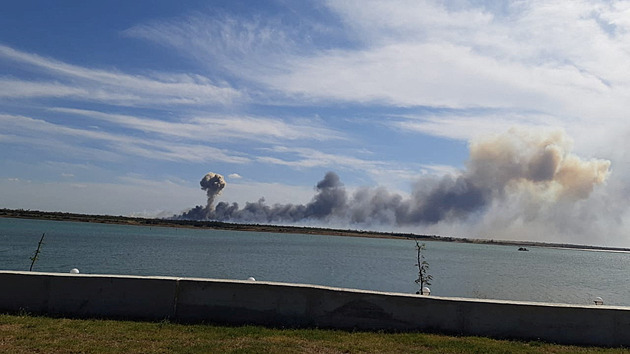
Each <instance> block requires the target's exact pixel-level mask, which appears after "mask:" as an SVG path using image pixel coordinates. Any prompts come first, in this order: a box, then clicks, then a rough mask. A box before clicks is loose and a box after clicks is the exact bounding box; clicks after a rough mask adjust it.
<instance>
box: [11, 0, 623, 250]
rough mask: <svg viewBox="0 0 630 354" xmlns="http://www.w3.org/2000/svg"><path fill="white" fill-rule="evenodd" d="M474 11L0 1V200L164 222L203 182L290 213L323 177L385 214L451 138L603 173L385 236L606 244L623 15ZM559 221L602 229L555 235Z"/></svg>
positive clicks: (438, 173)
mask: <svg viewBox="0 0 630 354" xmlns="http://www.w3.org/2000/svg"><path fill="white" fill-rule="evenodd" d="M496 4H497V2H494V1H489V2H484V1H465V0H462V1H447V2H441V1H440V2H435V1H312V2H310V1H309V2H298V3H297V4H296V3H294V2H288V1H269V2H260V1H210V2H208V1H186V2H174V1H108V2H96V1H65V2H59V3H57V2H55V3H51V2H48V1H13V2H8V3H6V4H3V11H2V12H0V29H1V30H0V123H1V126H2V128H1V129H0V149H1V151H3V153H2V154H1V155H0V195H1V196H2V197H1V198H0V207H7V208H26V209H38V210H60V211H70V212H81V213H101V214H115V215H147V216H153V215H164V213H165V214H169V213H171V214H172V213H180V212H182V211H183V210H186V209H187V208H191V207H193V206H195V205H202V204H204V203H205V201H206V196H205V193H204V192H203V191H201V190H200V189H199V180H200V179H201V178H202V177H203V176H204V174H205V173H206V172H209V171H212V172H215V173H220V174H222V175H224V176H225V179H226V181H227V187H226V188H225V190H224V191H223V193H222V194H221V195H220V196H219V200H222V201H226V202H233V201H235V202H238V203H239V204H241V205H243V204H244V203H245V202H247V201H257V200H258V199H259V198H261V197H264V198H265V200H266V201H267V203H269V204H273V203H307V202H309V200H310V199H311V198H312V196H313V194H314V190H313V187H314V186H315V184H316V183H317V182H318V181H319V180H321V179H322V177H323V176H324V175H325V173H326V172H327V171H334V172H335V173H337V174H338V175H339V177H340V178H341V181H342V182H343V184H344V185H345V188H347V190H348V192H349V194H350V195H352V193H353V192H354V191H356V190H357V189H359V188H361V187H370V188H377V187H382V188H387V190H388V191H390V192H391V193H396V194H398V195H400V196H402V198H403V199H404V198H407V197H409V196H413V195H414V193H416V192H417V185H418V184H419V183H420V182H419V181H423V180H427V179H431V178H433V179H440V178H444V176H453V178H455V177H457V176H460V175H470V174H472V173H473V172H474V171H473V170H474V168H473V167H471V165H473V164H474V159H475V158H474V157H472V156H471V150H470V147H471V146H472V145H471V144H473V145H474V144H475V143H476V142H479V141H488V140H487V139H489V138H488V137H496V136H499V135H501V134H505V132H507V131H509V130H510V129H520V130H519V131H526V132H528V133H527V134H529V135H535V136H547V135H545V134H548V132H549V131H560V132H561V133H562V138H561V139H560V140H562V143H559V146H560V145H561V146H562V148H563V151H564V153H563V155H562V156H563V158H565V159H564V160H563V161H569V160H570V159H569V158H566V157H567V156H569V155H570V156H579V159H581V160H580V161H583V162H588V161H595V160H596V159H597V161H603V160H605V161H609V162H610V166H611V168H610V175H609V176H607V177H606V178H602V180H601V181H599V180H598V181H597V182H596V183H595V182H593V183H594V184H595V186H594V187H593V188H591V186H590V185H589V188H588V193H587V194H580V198H579V200H574V201H573V202H572V204H571V206H568V204H567V203H568V202H563V200H561V198H560V197H558V195H560V194H557V193H560V192H557V188H556V187H553V188H556V189H554V191H556V192H557V193H556V195H554V197H553V198H551V199H553V200H551V199H550V197H544V198H543V199H541V200H543V202H538V203H539V204H533V205H537V207H536V210H543V209H544V210H546V214H545V215H544V217H543V216H542V214H540V212H537V214H536V215H535V216H533V217H531V218H527V217H522V215H526V214H527V213H528V211H527V210H529V209H527V208H532V207H531V205H530V206H527V205H529V204H527V205H525V204H523V203H524V202H523V200H532V198H533V197H532V195H533V194H531V193H533V192H531V190H533V189H532V188H534V187H536V188H538V190H540V189H541V188H544V189H545V191H547V192H548V191H549V190H551V189H553V188H552V187H550V186H549V183H547V184H545V185H544V186H542V187H541V185H540V184H535V183H534V184H531V185H528V187H523V186H519V187H514V185H515V184H514V183H515V182H514V183H513V182H509V183H508V185H506V187H505V189H504V188H501V190H500V191H497V192H496V193H494V192H493V193H494V194H493V195H492V201H491V202H488V203H487V205H486V207H485V208H484V209H483V210H480V211H479V212H477V213H476V215H475V216H474V217H466V218H463V219H462V218H459V217H458V218H455V219H453V220H450V219H449V220H446V221H444V222H440V223H437V224H430V225H423V224H421V225H416V226H405V227H403V228H402V229H405V230H410V231H413V232H420V233H422V232H437V233H442V234H458V235H460V236H470V237H472V236H477V237H489V238H491V237H495V238H511V237H518V238H527V239H540V238H543V237H542V236H540V234H541V233H546V234H549V235H554V236H553V237H552V239H553V240H569V241H575V240H577V241H582V242H584V243H595V244H621V245H626V244H627V243H628V242H627V241H626V239H625V236H623V234H624V231H625V224H626V222H625V220H626V216H627V215H630V214H628V213H627V209H626V208H625V203H623V202H622V199H621V198H619V196H625V195H626V193H627V190H626V188H625V185H624V183H623V180H624V176H626V170H627V169H626V168H625V167H623V166H624V162H625V161H626V160H627V159H628V156H626V153H625V151H624V150H625V149H624V143H625V141H626V136H627V135H628V131H629V130H628V119H627V109H626V107H627V102H628V99H629V98H630V68H629V67H628V66H630V5H628V3H625V2H609V1H602V2H598V1H572V2H558V3H555V2H547V1H541V2H537V1H531V2H520V1H514V2H511V1H505V2H501V5H500V6H498V5H496ZM518 136H521V137H522V136H523V134H521V135H518ZM511 137H512V139H522V138H515V135H511ZM484 139H485V140H484ZM491 139H494V138H491ZM493 141H496V140H493ZM522 141H526V142H530V143H531V140H527V139H524V140H523V139H522ZM554 144H555V143H554ZM549 146H550V145H549V144H547V145H544V146H543V147H542V149H548V148H549ZM471 161H473V162H471ZM470 171H473V172H470ZM558 171H559V170H558ZM534 182H537V181H534ZM545 183H546V182H545ZM554 183H555V182H554ZM562 183H564V182H562ZM566 185H567V184H565V185H563V186H566ZM414 186H415V187H414ZM532 186H533V187H532ZM549 188H551V189H549ZM526 189H527V190H528V191H529V192H527V191H525V190H526ZM515 190H517V192H515ZM528 193H529V194H528ZM550 193H551V192H550ZM416 194H417V193H416ZM506 195H508V197H506ZM536 198H538V195H536ZM541 198H542V197H541ZM550 200H551V201H550ZM561 202H562V203H561ZM528 203H529V202H528ZM540 203H542V204H540ZM514 205H517V206H518V207H514ZM541 205H542V206H541ZM575 205H577V206H575ZM510 206H511V207H510ZM510 208H513V209H514V210H512V211H511V212H512V214H511V215H510V216H506V215H504V214H502V212H504V211H505V210H506V209H510ZM567 208H569V209H570V210H571V212H570V213H569V212H567V211H564V210H565V209H567ZM604 209H605V210H604ZM559 210H563V211H562V213H563V214H562V215H556V216H554V217H553V218H552V217H550V215H555V213H560V211H559ZM590 210H597V214H596V215H590V214H589V215H590V216H589V217H587V218H585V217H584V216H583V214H584V213H588V211H590ZM580 215H582V219H588V220H596V221H594V222H591V223H590V224H589V225H590V226H589V227H590V228H589V229H588V231H589V232H592V233H599V234H605V235H608V236H600V238H598V239H596V240H591V239H589V238H588V237H589V236H587V235H582V236H580V237H577V238H574V236H573V234H574V231H571V232H566V231H562V230H567V228H566V225H565V223H571V220H572V219H575V218H577V219H579V218H580ZM515 218H516V219H518V220H517V221H516V222H514V220H515ZM551 219H553V220H554V221H550V220H551ZM557 220H561V222H559V221H557ZM563 225H564V226H563ZM563 227H565V228H564V229H563ZM375 228H379V229H386V230H387V229H398V228H399V227H395V226H392V227H388V226H383V225H381V226H379V227H375ZM577 229H580V230H583V229H584V228H583V227H581V226H580V227H577ZM491 230H492V231H491ZM523 230H525V231H523ZM495 232H496V233H498V235H490V234H491V233H495ZM468 233H472V234H473V235H468ZM515 234H516V236H513V235H515ZM532 235H533V236H532ZM536 235H538V236H536ZM628 245H630V244H628Z"/></svg>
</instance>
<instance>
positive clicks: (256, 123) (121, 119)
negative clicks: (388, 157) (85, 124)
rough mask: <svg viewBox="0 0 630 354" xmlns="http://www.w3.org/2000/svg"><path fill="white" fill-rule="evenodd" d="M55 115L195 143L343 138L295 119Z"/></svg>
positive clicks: (88, 112) (63, 110)
mask: <svg viewBox="0 0 630 354" xmlns="http://www.w3.org/2000/svg"><path fill="white" fill-rule="evenodd" d="M51 110H52V111H55V112H61V113H68V114H74V115H81V116H86V117H91V118H95V119H98V120H103V121H107V122H110V123H114V124H116V125H117V126H120V127H125V128H129V129H134V130H139V131H142V132H146V133H153V134H158V135H161V136H173V137H178V138H186V139H193V140H201V141H207V140H208V139H212V140H213V141H226V140H233V139H242V140H253V141H278V140H298V139H306V140H320V141H323V140H341V139H345V138H344V134H343V133H341V132H339V131H335V130H333V129H329V128H326V127H324V126H323V125H321V124H318V122H316V121H312V120H306V119H293V120H292V121H291V122H285V121H284V120H281V119H277V118H265V117H252V116H246V115H242V116H222V115H206V116H195V117H191V118H182V119H177V120H173V119H171V120H170V121H166V120H160V119H155V118H147V117H137V116H132V115H125V114H111V113H105V112H98V111H93V110H83V109H74V108H61V107H57V108H52V109H51Z"/></svg>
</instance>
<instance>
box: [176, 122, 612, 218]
mask: <svg viewBox="0 0 630 354" xmlns="http://www.w3.org/2000/svg"><path fill="white" fill-rule="evenodd" d="M571 148H572V144H571V141H570V139H569V138H568V137H567V136H566V135H565V134H564V132H562V131H541V130H536V131H530V130H517V129H512V130H510V131H508V132H506V133H504V134H502V135H497V136H492V137H488V138H486V139H484V140H479V141H475V142H472V143H471V145H470V157H469V160H468V162H467V163H466V165H465V168H464V169H463V170H462V171H460V172H459V173H458V174H456V175H446V176H442V177H435V176H433V177H420V178H419V179H418V180H417V181H416V182H415V184H414V185H413V186H412V191H411V193H410V195H409V196H407V197H405V196H402V195H399V194H397V193H392V192H390V191H388V189H387V188H386V186H380V187H376V188H372V187H362V188H358V189H356V191H355V192H354V193H353V195H352V196H351V197H349V196H348V193H347V192H346V189H345V187H344V185H343V184H342V183H341V181H340V178H339V176H338V175H337V174H336V173H334V172H328V173H326V175H325V176H324V178H323V179H322V180H321V181H319V182H318V183H317V185H316V186H315V195H314V196H313V198H312V200H311V201H310V202H309V203H307V204H275V205H267V204H266V203H265V200H264V198H262V199H260V200H258V201H257V202H248V203H246V204H245V206H244V207H243V208H240V207H239V205H238V204H237V203H231V204H229V203H226V202H220V203H218V204H217V206H216V208H214V207H213V203H214V200H215V197H216V196H217V195H218V194H219V193H220V192H221V190H222V189H223V187H225V181H224V180H223V177H222V176H221V175H218V174H213V173H209V174H207V175H206V176H205V177H204V179H202V181H201V186H202V188H203V189H204V190H206V192H207V194H208V204H207V206H205V207H201V206H198V207H196V208H194V209H192V210H190V211H189V212H187V213H184V214H182V215H181V216H179V218H183V219H212V220H221V221H231V222H250V223H251V222H255V223H304V222H308V223H320V224H324V223H327V224H331V223H334V224H335V225H344V224H345V225H347V226H351V225H362V226H367V227H369V226H381V227H382V226H388V225H389V226H390V227H393V226H398V227H405V226H418V225H421V226H431V225H437V224H441V225H444V224H460V225H462V224H463V223H466V224H467V225H469V224H475V223H477V224H479V223H483V222H486V221H488V218H489V217H490V215H489V214H490V211H492V213H496V212H497V210H498V209H497V208H506V209H510V210H512V211H515V212H516V213H517V214H515V215H513V216H514V217H516V218H517V219H519V220H520V222H527V221H531V220H539V219H540V218H541V216H545V215H550V214H549V213H551V212H552V211H553V210H555V206H558V205H562V206H563V207H565V206H566V205H570V204H571V203H578V202H579V201H581V200H585V199H588V198H589V196H590V195H591V193H592V191H593V190H594V188H595V187H596V186H597V185H601V184H602V183H604V182H605V181H606V179H607V177H608V175H609V173H610V161H607V160H600V159H589V160H586V159H582V158H580V157H578V156H576V155H575V154H573V153H571ZM506 206H507V207H506ZM545 213H546V214H545ZM543 214H545V215H543ZM493 220H496V219H493Z"/></svg>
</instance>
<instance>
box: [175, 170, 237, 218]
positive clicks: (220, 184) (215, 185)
mask: <svg viewBox="0 0 630 354" xmlns="http://www.w3.org/2000/svg"><path fill="white" fill-rule="evenodd" d="M199 185H200V186H201V189H203V190H204V191H206V195H207V196H208V203H207V204H206V206H205V207H200V206H197V207H196V208H193V209H191V210H189V211H188V212H186V213H184V214H182V215H181V218H182V219H191V220H207V219H212V218H213V215H214V214H213V212H214V200H215V198H216V197H217V196H218V195H219V194H221V191H222V190H223V188H225V185H226V183H225V179H224V178H223V176H222V175H220V174H218V173H214V172H208V173H206V175H205V176H203V178H202V179H201V181H199Z"/></svg>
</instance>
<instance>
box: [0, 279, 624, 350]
mask: <svg viewBox="0 0 630 354" xmlns="http://www.w3.org/2000/svg"><path fill="white" fill-rule="evenodd" d="M0 289H2V290H1V291H0V312H17V311H20V310H25V311H28V312H32V313H37V314H49V315H64V316H73V317H102V318H129V319H149V320H161V319H166V318H168V319H172V320H175V321H181V322H200V321H205V322H212V323H226V324H260V325H267V326H279V327H322V328H339V329H368V330H391V331H432V332H442V333H451V334H463V335H479V336H487V337H495V338H515V339H538V340H544V341H550V342H556V343H566V344H582V345H598V346H628V345H630V335H629V334H630V308H628V307H613V306H595V305H592V306H579V305H563V304H547V303H533V302H517V301H494V300H476V299H462V298H446V297H437V296H429V297H426V296H418V295H412V294H399V293H384V292H375V291H362V290H353V289H340V288H331V287H324V286H313V285H299V284H285V283H274V282H258V281H257V282H253V281H234V280H216V279H194V278H174V277H138V276H115V275H86V274H57V273H36V272H13V271H0Z"/></svg>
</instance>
